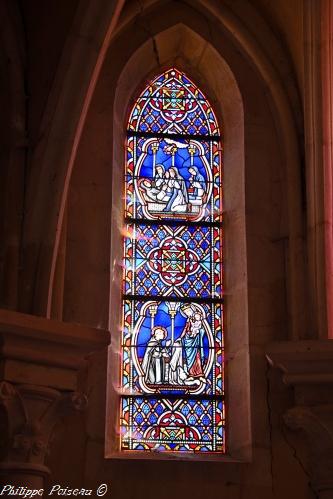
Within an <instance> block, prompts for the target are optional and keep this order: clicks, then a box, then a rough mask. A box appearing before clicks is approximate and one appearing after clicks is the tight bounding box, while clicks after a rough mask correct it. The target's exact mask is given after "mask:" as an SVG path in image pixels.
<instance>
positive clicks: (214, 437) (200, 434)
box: [121, 397, 225, 453]
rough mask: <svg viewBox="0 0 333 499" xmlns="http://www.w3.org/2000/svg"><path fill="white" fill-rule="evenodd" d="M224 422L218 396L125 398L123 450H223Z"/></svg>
mask: <svg viewBox="0 0 333 499" xmlns="http://www.w3.org/2000/svg"><path fill="white" fill-rule="evenodd" d="M224 424H225V416H224V404H223V401H222V400H219V399H217V400H211V399H200V400H197V399H191V398H189V399H173V400H170V399H167V398H158V397H156V398H155V397H152V398H148V397H124V398H122V400H121V449H122V450H140V451H154V452H164V451H167V452H176V451H182V452H190V453H199V452H200V453H201V452H221V453H223V452H225V445H224Z"/></svg>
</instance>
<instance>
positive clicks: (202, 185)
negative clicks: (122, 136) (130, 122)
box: [126, 132, 221, 221]
mask: <svg viewBox="0 0 333 499" xmlns="http://www.w3.org/2000/svg"><path fill="white" fill-rule="evenodd" d="M129 133H130V132H129ZM219 152H220V147H219V142H217V141H208V140H207V139H206V138H205V140H201V141H199V140H194V139H183V138H181V137H177V139H175V138H172V136H170V138H168V137H165V138H163V139H162V138H146V137H137V136H134V137H129V138H128V144H127V170H126V200H127V206H126V213H127V216H128V217H129V218H146V219H152V220H160V219H168V218H169V219H170V218H171V219H176V218H178V219H185V220H193V221H196V220H208V221H215V220H217V221H219V220H220V218H221V175H220V155H219Z"/></svg>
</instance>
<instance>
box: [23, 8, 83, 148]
mask: <svg viewBox="0 0 333 499" xmlns="http://www.w3.org/2000/svg"><path fill="white" fill-rule="evenodd" d="M78 4H79V0H47V1H45V0H32V1H31V0H18V5H19V9H20V13H21V17H22V24H23V29H24V34H25V41H26V52H27V70H26V90H27V98H28V109H27V111H28V112H27V128H28V134H29V151H30V154H32V153H33V151H34V149H35V147H36V143H37V142H38V140H39V138H40V136H41V135H42V134H43V133H44V130H43V129H41V122H42V117H43V113H44V112H45V108H46V104H47V99H48V97H49V94H50V91H51V88H52V84H53V83H54V78H55V74H56V71H57V67H58V64H59V61H60V58H61V54H62V51H63V49H64V45H65V43H66V39H67V34H68V32H69V29H70V27H71V24H72V22H73V17H74V15H75V12H76V9H77V6H78Z"/></svg>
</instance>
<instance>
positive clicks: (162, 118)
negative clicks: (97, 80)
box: [128, 68, 219, 136]
mask: <svg viewBox="0 0 333 499" xmlns="http://www.w3.org/2000/svg"><path fill="white" fill-rule="evenodd" d="M128 131H132V132H139V133H140V132H144V133H152V134H155V133H163V134H166V133H167V134H187V135H215V136H218V135H219V129H218V126H217V121H216V118H215V115H214V112H213V110H212V108H211V106H210V104H209V102H208V100H207V99H206V97H205V96H204V94H203V93H202V92H201V91H200V90H199V89H198V87H197V86H196V85H194V83H193V82H192V81H191V80H190V79H189V78H188V77H187V76H186V75H185V74H184V73H182V72H180V71H177V69H175V68H172V69H170V70H168V71H166V72H165V73H163V74H162V75H160V76H158V77H157V78H155V79H154V80H152V82H151V83H150V85H149V86H148V87H146V89H145V90H144V91H143V93H142V94H141V95H140V97H139V98H138V99H137V101H136V103H135V105H134V107H133V109H132V112H131V115H130V119H129V123H128Z"/></svg>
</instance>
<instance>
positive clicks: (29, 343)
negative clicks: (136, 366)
mask: <svg viewBox="0 0 333 499" xmlns="http://www.w3.org/2000/svg"><path fill="white" fill-rule="evenodd" d="M108 343H109V333H108V332H107V331H103V330H97V329H93V328H88V327H84V326H79V325H73V324H65V323H61V322H58V321H53V320H47V319H44V318H38V317H32V316H28V315H23V314H18V313H15V312H9V311H2V310H0V374H1V376H2V381H1V382H0V435H1V438H0V478H1V479H2V481H5V482H6V483H10V484H13V485H22V483H24V484H25V485H28V486H29V487H33V488H38V489H40V488H43V483H44V478H45V476H46V475H47V474H49V473H50V470H49V469H48V468H47V467H46V466H45V457H46V456H47V454H48V452H49V447H50V442H51V440H52V435H53V431H54V428H55V426H56V425H57V424H58V423H59V422H61V420H62V419H63V418H64V417H65V416H66V415H67V414H68V413H69V412H70V411H72V410H84V408H85V407H86V405H87V398H86V397H85V395H83V394H82V393H80V391H79V390H78V387H77V377H78V372H79V371H80V370H81V369H82V367H84V365H85V362H86V358H87V356H88V355H89V354H91V353H93V352H96V351H98V350H101V349H103V348H106V347H107V345H108Z"/></svg>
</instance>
